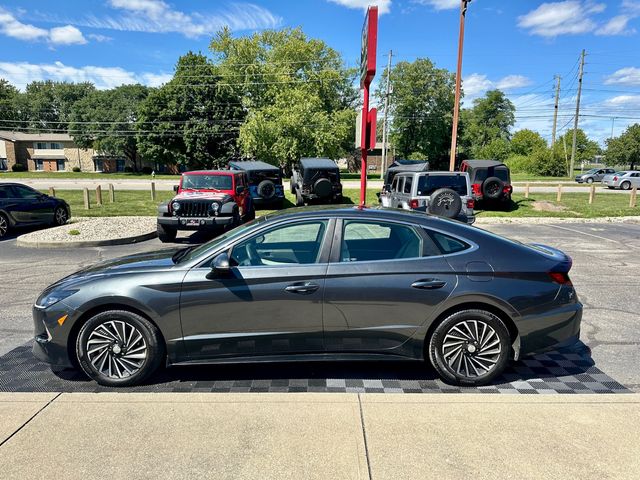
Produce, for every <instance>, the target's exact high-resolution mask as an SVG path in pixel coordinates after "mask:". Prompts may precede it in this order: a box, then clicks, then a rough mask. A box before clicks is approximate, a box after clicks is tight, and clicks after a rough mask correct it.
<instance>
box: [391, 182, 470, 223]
mask: <svg viewBox="0 0 640 480" xmlns="http://www.w3.org/2000/svg"><path fill="white" fill-rule="evenodd" d="M380 203H382V206H384V207H392V208H402V209H404V210H418V211H422V212H429V213H432V214H434V215H438V216H440V217H446V218H452V219H455V220H459V221H461V222H464V223H468V224H472V223H473V222H475V219H476V217H475V214H474V211H473V208H474V206H475V202H474V200H473V196H472V190H471V181H470V179H469V174H468V173H466V172H401V173H398V174H397V175H396V176H395V177H394V179H393V182H392V183H391V187H390V188H389V191H388V192H384V193H382V194H381V195H380Z"/></svg>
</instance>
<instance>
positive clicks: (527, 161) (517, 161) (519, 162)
mask: <svg viewBox="0 0 640 480" xmlns="http://www.w3.org/2000/svg"><path fill="white" fill-rule="evenodd" d="M505 163H506V164H507V165H508V166H509V169H510V170H511V171H512V172H513V173H531V174H535V173H536V169H535V164H534V163H533V157H532V156H530V155H512V156H510V157H509V158H507V160H506V161H505Z"/></svg>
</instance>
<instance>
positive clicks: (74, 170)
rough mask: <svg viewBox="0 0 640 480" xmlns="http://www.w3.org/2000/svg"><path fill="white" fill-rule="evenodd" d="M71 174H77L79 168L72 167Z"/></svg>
mask: <svg viewBox="0 0 640 480" xmlns="http://www.w3.org/2000/svg"><path fill="white" fill-rule="evenodd" d="M71 171H72V172H75V173H78V172H79V171H80V167H73V168H72V169H71Z"/></svg>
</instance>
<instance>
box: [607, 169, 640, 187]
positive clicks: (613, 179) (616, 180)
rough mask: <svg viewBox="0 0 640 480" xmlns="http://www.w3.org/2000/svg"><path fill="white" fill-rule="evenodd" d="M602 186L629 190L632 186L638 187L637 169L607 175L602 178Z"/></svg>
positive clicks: (639, 179)
mask: <svg viewBox="0 0 640 480" xmlns="http://www.w3.org/2000/svg"><path fill="white" fill-rule="evenodd" d="M602 186H603V187H607V188H620V189H622V190H631V189H632V188H633V187H638V188H640V172H639V171H637V170H626V171H621V172H615V173H614V174H613V175H607V176H605V177H604V178H603V179H602Z"/></svg>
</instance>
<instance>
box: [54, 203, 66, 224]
mask: <svg viewBox="0 0 640 480" xmlns="http://www.w3.org/2000/svg"><path fill="white" fill-rule="evenodd" d="M68 221H69V214H68V213H67V209H66V208H64V207H56V209H55V210H54V212H53V224H54V225H55V226H56V227H60V226H62V225H65V224H66V223H67V222H68Z"/></svg>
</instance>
